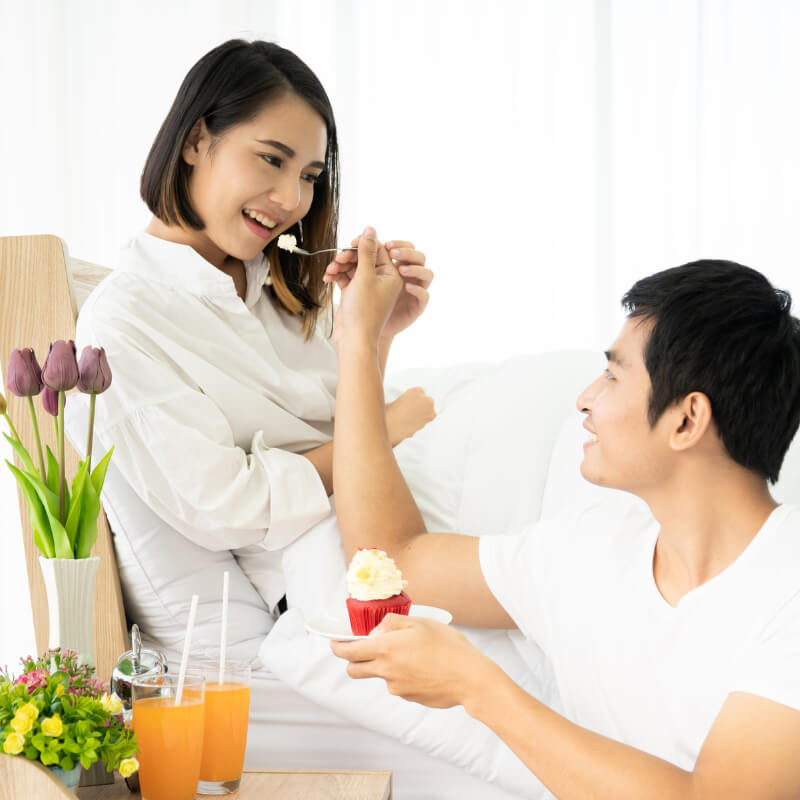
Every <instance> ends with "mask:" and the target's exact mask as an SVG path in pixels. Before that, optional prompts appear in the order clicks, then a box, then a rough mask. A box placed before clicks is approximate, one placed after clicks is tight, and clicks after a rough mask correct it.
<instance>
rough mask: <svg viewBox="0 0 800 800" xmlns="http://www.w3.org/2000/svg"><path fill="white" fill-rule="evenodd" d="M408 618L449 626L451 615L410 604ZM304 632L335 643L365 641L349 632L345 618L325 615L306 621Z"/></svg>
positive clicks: (443, 611)
mask: <svg viewBox="0 0 800 800" xmlns="http://www.w3.org/2000/svg"><path fill="white" fill-rule="evenodd" d="M408 616H409V617H425V619H432V620H433V621H434V622H441V623H443V624H444V625H449V624H450V622H451V621H452V619H453V615H452V614H451V613H450V612H449V611H445V610H444V609H443V608H436V606H420V605H416V604H414V603H412V604H411V610H410V611H409V612H408ZM306 630H307V631H308V632H309V633H316V634H317V636H324V637H325V638H326V639H333V640H334V641H337V642H352V641H353V640H354V639H366V638H367V637H366V636H358V635H356V634H354V633H353V632H352V631H351V630H350V620H349V619H348V618H347V617H342V616H334V615H333V614H325V615H323V616H319V617H311V618H310V619H307V620H306Z"/></svg>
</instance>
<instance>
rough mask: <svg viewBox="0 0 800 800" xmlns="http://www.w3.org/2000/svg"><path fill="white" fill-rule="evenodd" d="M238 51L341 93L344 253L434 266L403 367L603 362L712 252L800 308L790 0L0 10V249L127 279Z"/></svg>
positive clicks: (92, 5)
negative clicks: (5, 246) (221, 68)
mask: <svg viewBox="0 0 800 800" xmlns="http://www.w3.org/2000/svg"><path fill="white" fill-rule="evenodd" d="M236 36H241V37H245V38H256V37H258V38H264V39H271V40H275V41H278V42H279V43H281V44H283V45H285V46H287V47H289V48H291V49H293V50H295V51H296V52H297V53H298V54H300V56H301V57H302V58H304V60H306V61H307V63H308V64H309V65H310V66H311V67H312V68H313V69H314V70H315V71H316V72H317V74H318V75H319V76H320V78H321V80H322V82H323V84H324V85H325V86H326V88H327V90H328V92H329V94H330V96H331V99H332V102H333V106H334V109H335V111H336V114H337V121H338V126H339V136H340V144H341V156H342V167H343V178H342V187H343V192H342V229H341V238H342V240H343V241H344V240H347V239H349V238H350V236H351V235H352V234H353V233H354V232H357V231H359V230H360V229H361V228H362V227H363V226H364V225H365V224H367V223H371V224H374V225H375V226H376V227H377V228H378V232H379V235H381V236H385V237H400V236H403V237H411V238H413V239H414V241H415V242H416V243H417V244H418V245H419V246H420V247H422V248H423V249H424V250H425V251H426V252H427V253H428V255H429V263H430V265H431V266H432V267H433V269H434V270H435V272H436V281H435V283H434V286H433V300H432V302H431V306H430V308H429V310H428V312H427V313H426V315H425V317H424V318H423V319H422V320H421V321H420V322H419V323H418V324H417V325H416V326H414V328H413V329H412V330H410V331H409V332H407V333H406V334H405V335H404V336H403V337H401V339H400V340H398V342H397V343H396V347H395V352H394V355H393V362H392V366H393V367H394V368H401V367H406V366H414V365H420V366H422V365H441V364H446V363H453V362H459V361H476V360H494V359H500V358H503V357H506V356H510V355H514V354H519V353H524V352H531V351H536V350H546V349H553V348H561V347H590V348H595V349H604V348H605V347H606V346H607V344H608V343H609V341H610V340H611V338H612V337H613V335H614V332H615V330H616V328H617V327H618V325H619V323H620V321H621V314H620V311H619V308H618V304H619V297H620V296H621V294H622V293H623V292H624V291H625V289H627V288H628V287H629V285H630V284H631V283H632V282H633V281H634V280H635V279H636V278H638V277H641V276H643V275H645V274H648V273H650V272H653V271H655V270H657V269H661V268H664V267H667V266H673V265H676V264H679V263H683V262H684V261H688V260H691V259H695V258H699V257H719V258H732V259H735V260H738V261H742V262H744V263H746V264H749V265H751V266H754V267H756V268H758V269H760V270H761V271H763V272H765V273H766V274H767V275H768V276H769V277H770V278H771V279H772V280H773V282H774V283H776V284H777V285H779V286H781V287H782V288H788V289H790V290H792V291H793V292H794V293H795V294H796V295H797V296H798V298H799V299H800V278H798V275H800V270H798V267H797V264H796V262H797V257H798V243H797V235H796V233H795V231H796V228H797V219H798V211H800V197H798V187H800V152H799V148H798V146H797V142H798V141H800V111H799V110H798V103H797V100H796V96H797V90H796V84H797V79H798V76H799V75H800V51H798V48H797V47H796V43H797V41H798V40H800V3H797V2H795V1H794V0H565V1H562V0H496V1H495V2H494V3H491V4H489V3H485V2H478V1H477V0H459V1H456V0H398V1H395V0H383V1H382V2H374V1H373V0H337V1H334V0H273V1H272V2H268V1H267V0H260V1H258V0H250V1H249V2H247V1H246V0H228V1H227V2H224V3H223V2H207V1H205V0H192V2H188V0H176V1H173V2H164V0H140V1H139V2H136V3H130V2H125V3H123V2H119V1H116V0H115V1H114V2H110V1H109V0H70V2H67V0H51V1H50V2H46V0H39V2H28V1H27V0H18V2H15V1H14V0H0V100H2V117H0V186H2V189H1V190H0V235H15V234H23V233H44V232H49V233H57V234H59V235H60V236H62V237H63V238H64V239H65V240H66V241H67V242H68V244H69V247H70V251H71V253H72V254H73V255H75V256H76V257H78V258H82V259H86V260H89V261H95V262H98V263H102V264H107V265H110V266H111V265H113V264H114V262H115V259H116V253H117V251H118V249H119V246H120V244H121V243H122V242H123V241H124V240H125V239H127V238H128V237H130V236H131V235H132V234H134V233H135V232H136V231H137V230H139V229H140V228H141V227H143V226H144V225H145V224H146V221H147V219H148V212H147V210H146V209H145V207H144V205H143V204H142V202H141V201H140V200H139V197H138V181H139V175H140V172H141V168H142V165H143V163H144V159H145V156H146V154H147V151H148V149H149V147H150V144H151V142H152V139H153V137H154V135H155V133H156V131H157V129H158V126H159V125H160V123H161V120H162V119H163V117H164V115H165V114H166V112H167V109H168V108H169V106H170V104H171V102H172V100H173V98H174V95H175V92H176V91H177V88H178V85H179V83H180V81H181V79H182V77H183V76H184V74H185V73H186V71H187V70H188V69H189V67H190V66H191V65H192V64H193V63H194V62H195V61H196V60H197V59H198V58H199V57H200V55H202V54H203V53H204V52H206V51H207V50H208V49H210V48H211V47H213V46H214V45H215V44H218V43H219V42H221V41H224V40H225V39H227V38H231V37H236ZM21 344H24V343H21ZM7 357H8V354H7V353H3V354H0V361H2V362H3V363H4V362H5V361H6V360H7ZM544 388H545V390H546V387H544ZM0 501H2V509H3V511H2V512H0V513H2V514H3V518H2V519H1V520H0V528H2V530H3V531H4V534H3V535H4V546H5V548H6V550H7V552H8V553H9V557H8V558H4V559H2V560H0V561H1V562H2V563H1V564H0V585H2V586H3V587H4V597H5V598H6V599H7V598H8V596H9V595H10V594H11V593H15V594H16V596H17V597H18V598H20V603H18V604H16V607H17V608H20V609H22V610H20V611H19V612H18V616H19V620H16V618H15V620H9V615H8V614H3V615H2V622H1V623H0V624H2V625H3V626H4V627H3V628H2V629H0V664H2V663H6V662H8V663H11V662H13V661H15V660H16V656H17V655H19V654H21V653H22V651H24V650H28V649H32V647H33V644H32V642H33V640H32V635H31V633H30V626H29V623H28V619H27V611H26V609H24V608H23V605H24V602H25V599H24V598H27V587H26V584H25V581H24V568H23V563H22V556H21V544H20V543H19V538H20V537H19V533H18V527H17V526H18V522H17V518H16V511H15V506H16V497H15V495H14V493H13V486H12V485H11V480H10V476H8V475H6V474H5V470H2V471H0ZM9 587H13V588H9ZM23 618H24V619H23ZM9 624H11V625H12V626H13V627H12V628H11V629H8V626H9Z"/></svg>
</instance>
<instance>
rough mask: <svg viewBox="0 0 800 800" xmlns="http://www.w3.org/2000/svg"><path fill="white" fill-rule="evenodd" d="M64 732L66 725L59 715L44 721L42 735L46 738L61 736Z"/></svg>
mask: <svg viewBox="0 0 800 800" xmlns="http://www.w3.org/2000/svg"><path fill="white" fill-rule="evenodd" d="M63 730H64V725H63V723H62V722H61V717H59V716H58V714H53V716H52V717H48V718H47V719H45V720H42V733H43V734H44V735H45V736H61V734H62V732H63Z"/></svg>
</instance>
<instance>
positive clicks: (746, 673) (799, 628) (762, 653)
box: [730, 591, 800, 711]
mask: <svg viewBox="0 0 800 800" xmlns="http://www.w3.org/2000/svg"><path fill="white" fill-rule="evenodd" d="M730 691H732V692H746V693H748V694H754V695H757V696H758V697H764V698H766V699H768V700H773V701H774V702H776V703H781V704H783V705H785V706H789V707H790V708H794V709H797V710H798V711H800V591H798V592H797V593H795V594H794V595H793V596H792V597H791V598H790V599H789V600H788V601H787V602H786V603H785V604H784V605H783V606H782V607H781V609H780V610H779V611H778V613H777V614H776V615H775V616H774V617H773V619H772V620H771V622H770V623H769V624H768V625H767V626H766V627H765V628H764V630H763V631H762V633H761V635H760V636H759V638H758V639H757V641H756V642H754V643H753V644H752V645H751V646H750V647H749V648H748V651H747V654H746V655H745V657H744V658H743V660H742V663H741V664H740V665H739V669H738V670H736V674H735V676H734V679H733V681H732V683H731V686H730Z"/></svg>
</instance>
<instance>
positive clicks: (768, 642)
mask: <svg viewBox="0 0 800 800" xmlns="http://www.w3.org/2000/svg"><path fill="white" fill-rule="evenodd" d="M658 529H659V528H658V524H657V523H656V522H655V521H654V520H653V518H652V516H650V515H649V513H648V512H647V511H646V510H644V509H642V508H641V507H640V506H632V505H630V504H628V505H627V507H625V506H621V505H620V504H605V505H597V506H594V507H593V508H591V509H589V510H588V511H587V512H586V513H584V514H582V515H581V516H580V517H579V518H578V519H577V520H575V521H572V522H570V523H565V522H564V521H555V520H553V521H546V522H542V523H539V524H537V525H534V526H532V527H531V528H529V529H527V530H526V531H525V532H523V533H522V535H517V536H501V537H484V538H482V539H481V542H480V559H481V567H482V570H483V574H484V576H485V578H486V581H487V583H488V584H489V587H490V589H491V590H492V592H493V593H494V595H495V596H496V597H497V599H498V600H499V602H500V603H501V605H502V606H503V607H504V608H505V609H506V611H507V612H508V613H509V614H510V616H511V617H512V619H513V620H514V621H515V622H516V623H517V625H518V626H519V628H520V630H521V631H522V632H523V634H524V635H525V636H526V637H528V638H530V639H532V640H534V641H536V642H537V643H538V644H539V645H540V647H541V648H542V649H543V650H544V652H545V654H546V655H547V656H548V657H549V658H550V660H551V662H552V664H553V668H554V671H555V676H556V682H557V684H558V688H559V692H560V694H561V700H562V703H563V710H564V713H565V715H566V717H567V718H568V719H570V720H572V721H573V722H575V723H577V724H579V725H581V726H583V727H585V728H588V729H590V730H593V731H595V732H597V733H600V734H602V735H604V736H608V737H610V738H613V739H616V740H617V741H620V742H623V743H625V744H629V745H631V746H633V747H636V748H638V749H640V750H644V751H646V752H648V753H651V754H653V755H656V756H659V757H660V758H663V759H666V760H668V761H670V762H672V763H674V764H676V765H678V766H679V767H682V768H683V769H687V770H691V769H692V768H693V767H694V763H695V761H696V759H697V756H698V753H699V752H700V748H701V746H702V744H703V741H704V740H705V738H706V736H707V734H708V732H709V730H710V728H711V726H712V724H713V722H714V720H715V718H716V717H717V715H718V713H719V711H720V709H721V708H722V705H723V703H724V702H725V699H726V698H727V696H728V694H730V693H731V692H747V693H750V694H755V695H759V696H762V697H765V698H769V699H770V700H774V701H776V702H779V703H782V704H784V705H787V706H790V707H792V708H795V709H798V710H800V511H799V510H797V509H795V508H793V507H791V506H786V505H783V506H779V507H778V508H776V509H775V511H773V513H772V514H771V515H770V517H769V519H768V520H767V521H766V523H765V524H764V526H763V527H762V528H761V530H760V531H759V532H758V534H757V535H756V537H755V538H754V539H753V541H752V542H751V543H750V545H749V546H748V547H747V549H746V550H745V551H744V552H743V553H742V554H741V556H739V558H738V559H737V560H736V561H735V562H734V563H733V564H732V565H731V566H729V567H728V568H727V569H726V570H724V571H723V572H722V573H720V574H719V575H717V576H716V577H714V578H712V579H711V580H709V581H708V582H706V583H704V584H703V585H701V586H699V587H697V588H696V589H694V590H692V591H690V592H689V593H688V594H686V595H685V596H684V597H683V598H681V600H680V602H679V603H678V605H677V607H675V608H673V607H671V606H670V605H669V604H668V603H667V602H666V601H665V600H664V598H663V597H662V596H661V594H660V593H659V591H658V588H657V586H656V583H655V580H654V578H653V569H652V564H653V552H654V547H655V543H656V539H657V536H658Z"/></svg>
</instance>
